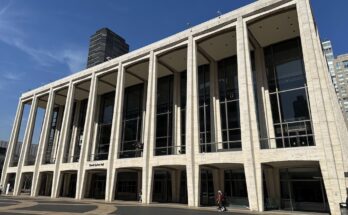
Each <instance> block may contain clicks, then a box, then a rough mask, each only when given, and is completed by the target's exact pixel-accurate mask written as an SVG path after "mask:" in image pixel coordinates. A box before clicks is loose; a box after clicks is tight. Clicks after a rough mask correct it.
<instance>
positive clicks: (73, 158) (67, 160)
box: [63, 155, 80, 163]
mask: <svg viewBox="0 0 348 215" xmlns="http://www.w3.org/2000/svg"><path fill="white" fill-rule="evenodd" d="M79 161H80V155H70V156H67V155H64V157H63V163H77V162H79Z"/></svg>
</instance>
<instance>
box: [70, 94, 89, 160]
mask: <svg viewBox="0 0 348 215" xmlns="http://www.w3.org/2000/svg"><path fill="white" fill-rule="evenodd" d="M87 104H88V99H84V100H82V101H81V102H80V112H79V113H78V114H79V116H78V122H77V137H76V142H75V148H74V154H73V162H78V161H79V160H80V151H81V145H82V141H83V134H84V130H85V121H86V114H87Z"/></svg>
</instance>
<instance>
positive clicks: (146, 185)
mask: <svg viewBox="0 0 348 215" xmlns="http://www.w3.org/2000/svg"><path fill="white" fill-rule="evenodd" d="M147 82H148V84H147V97H146V98H147V99H146V114H145V129H144V153H143V159H144V162H143V175H142V194H143V203H146V204H149V203H150V202H151V201H152V195H151V194H152V181H153V167H152V166H151V165H150V159H151V158H152V157H153V150H154V143H155V132H156V131H155V128H156V97H157V96H156V91H157V59H156V56H155V54H154V52H153V51H151V52H150V61H149V75H148V81H147Z"/></svg>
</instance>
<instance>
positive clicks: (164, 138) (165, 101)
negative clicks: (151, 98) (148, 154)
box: [155, 75, 174, 156]
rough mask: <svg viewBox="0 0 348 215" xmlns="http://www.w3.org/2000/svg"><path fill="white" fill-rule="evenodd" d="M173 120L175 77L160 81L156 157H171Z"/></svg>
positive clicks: (158, 87)
mask: <svg viewBox="0 0 348 215" xmlns="http://www.w3.org/2000/svg"><path fill="white" fill-rule="evenodd" d="M172 120H173V75H169V76H166V77H163V78H159V79H158V83H157V117H156V148H155V155H157V156H158V155H171V154H172V153H173V152H174V150H173V141H172V133H173V132H172V127H173V126H172V124H173V123H172Z"/></svg>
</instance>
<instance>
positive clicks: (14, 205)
mask: <svg viewBox="0 0 348 215" xmlns="http://www.w3.org/2000/svg"><path fill="white" fill-rule="evenodd" d="M225 213H226V214H233V215H252V214H275V215H281V214H285V215H286V214H297V215H304V214H312V215H314V214H316V213H287V212H281V211H272V212H264V213H251V212H249V211H247V210H245V209H232V210H229V211H228V212H225ZM0 214H1V215H14V214H22V215H23V214H26V215H31V214H59V215H63V214H69V215H74V214H98V215H102V214H113V215H155V214H165V215H176V214H180V215H211V214H220V213H219V212H217V211H216V210H215V208H214V207H209V208H198V209H197V208H196V209H189V208H188V207H186V206H182V205H178V204H151V205H147V206H144V205H141V204H138V203H134V202H133V203H130V202H113V203H105V202H103V201H95V200H74V199H63V198H62V199H50V198H29V197H23V196H20V197H12V196H11V197H10V196H1V197H0ZM320 214H321V215H325V214H323V213H320Z"/></svg>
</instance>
